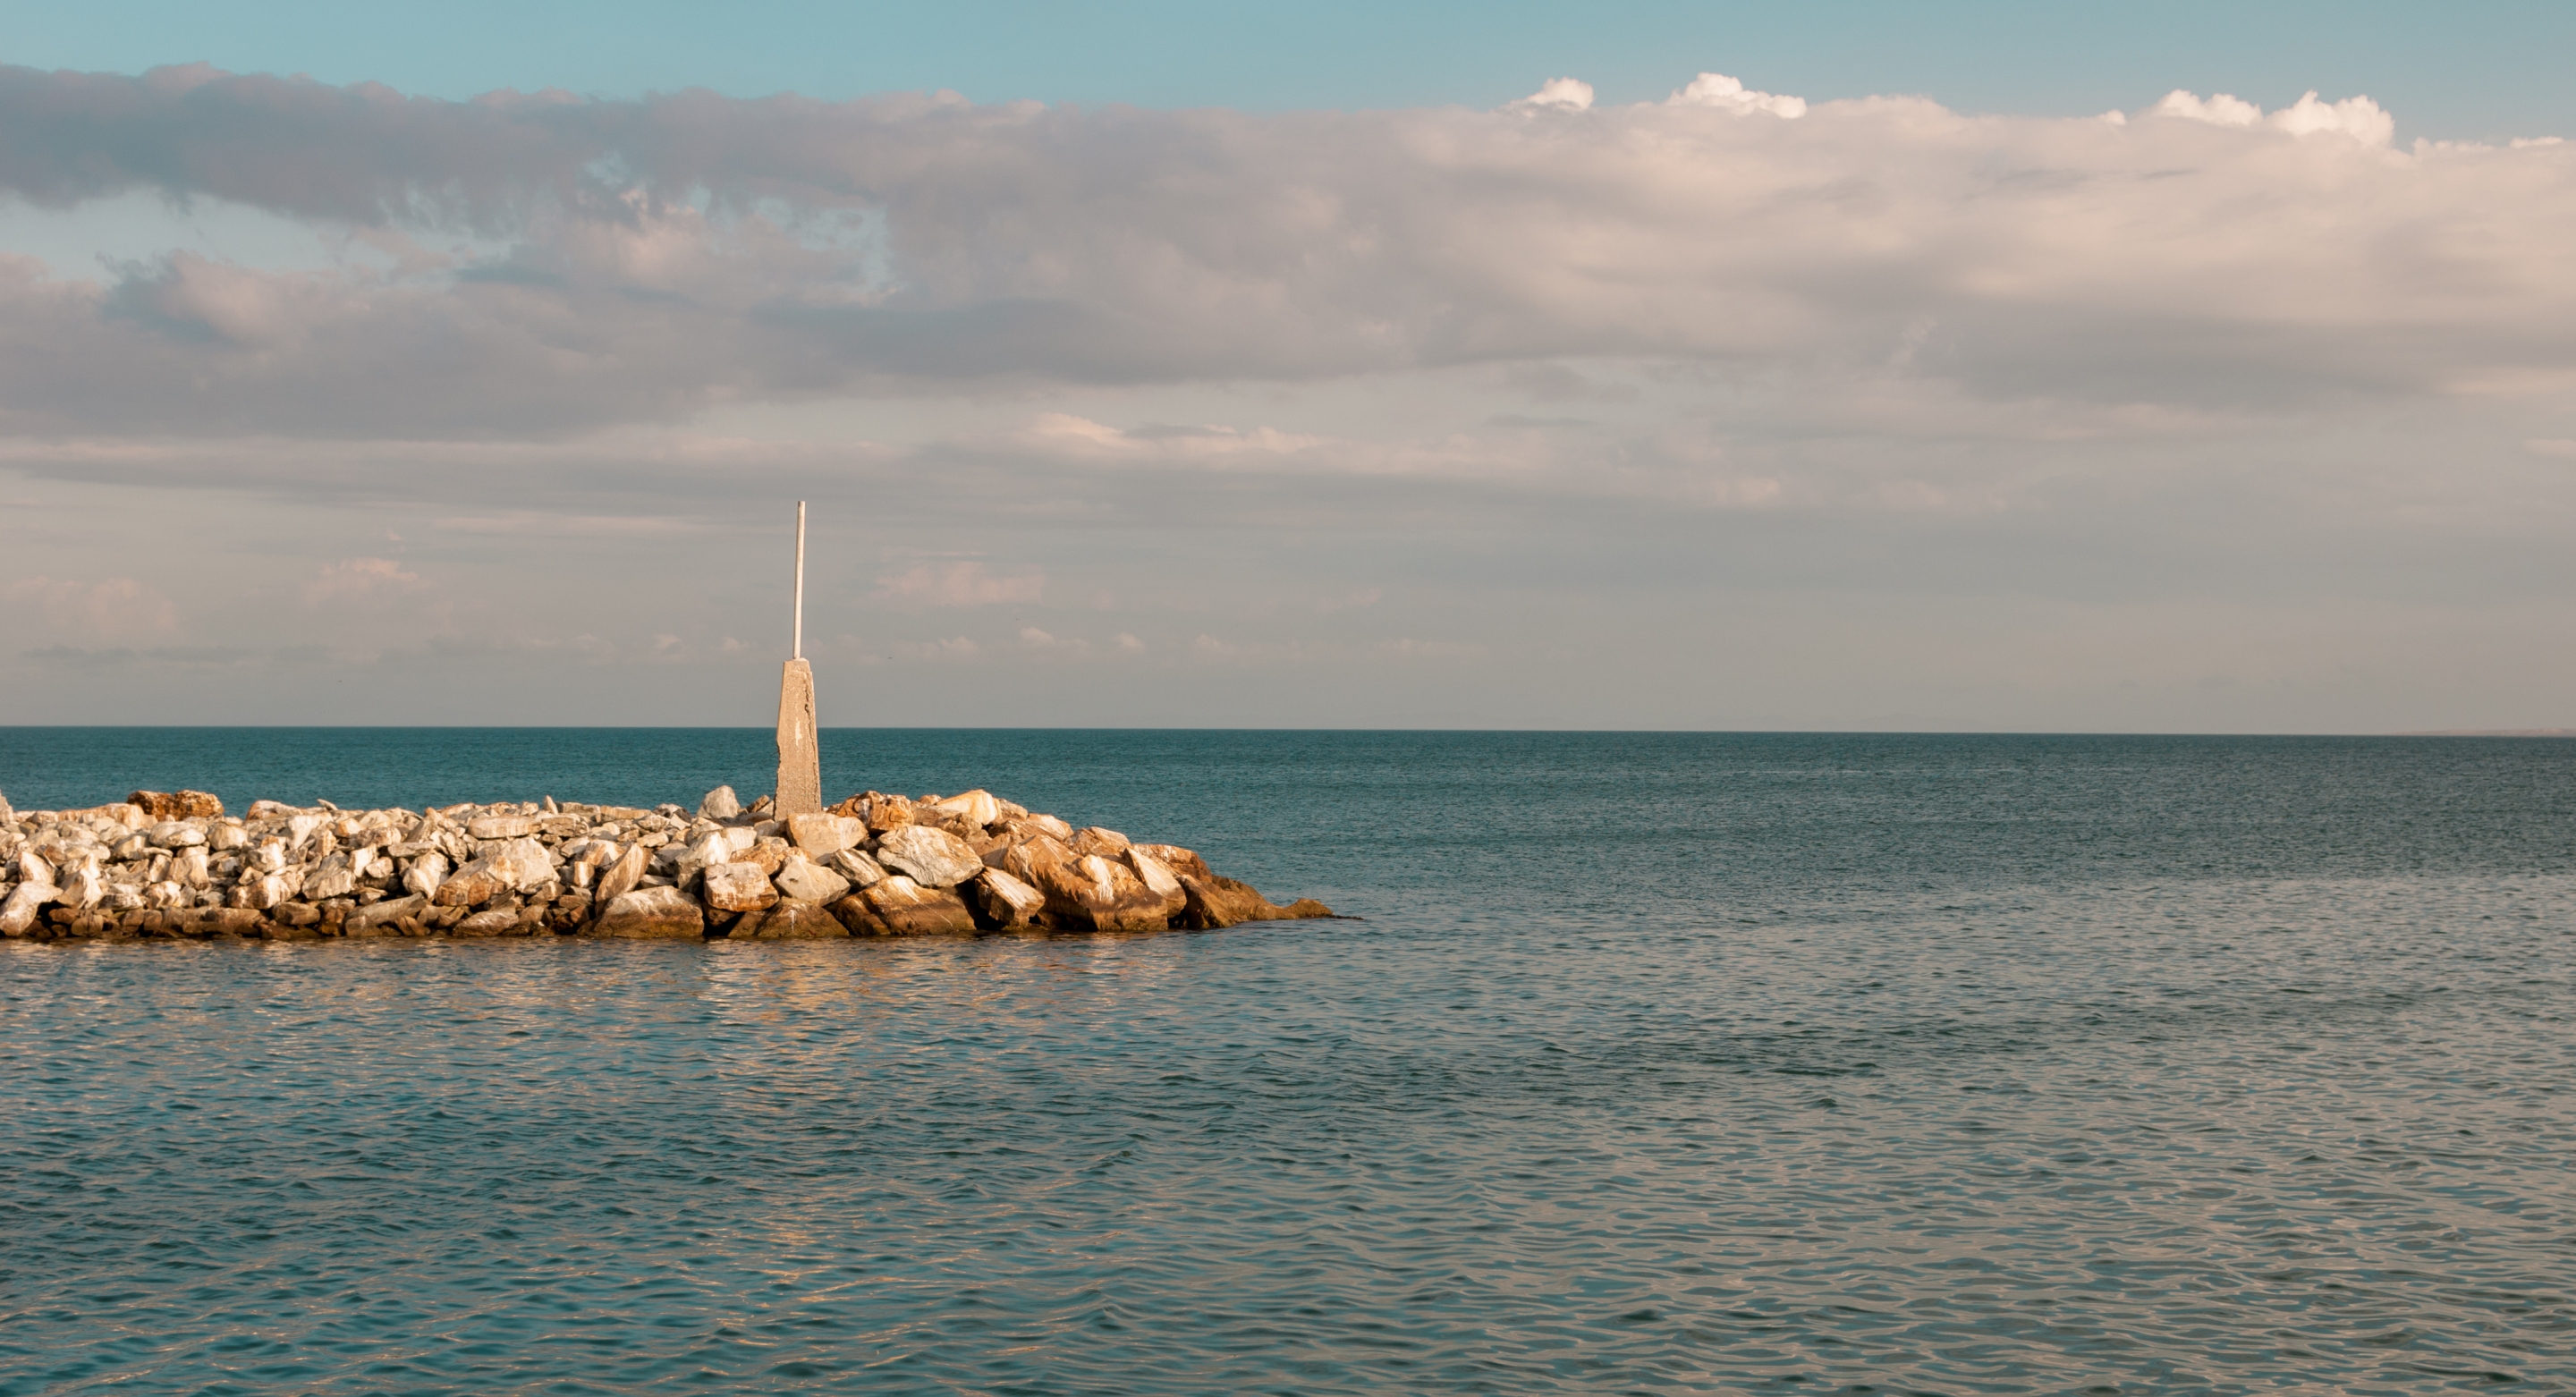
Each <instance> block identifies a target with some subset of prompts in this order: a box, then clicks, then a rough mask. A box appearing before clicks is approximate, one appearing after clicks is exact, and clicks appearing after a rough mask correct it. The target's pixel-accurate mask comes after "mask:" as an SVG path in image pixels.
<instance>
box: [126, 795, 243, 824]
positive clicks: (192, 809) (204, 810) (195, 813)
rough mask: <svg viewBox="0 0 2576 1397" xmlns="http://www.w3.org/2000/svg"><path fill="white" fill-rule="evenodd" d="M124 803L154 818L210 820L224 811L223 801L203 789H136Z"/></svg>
mask: <svg viewBox="0 0 2576 1397" xmlns="http://www.w3.org/2000/svg"><path fill="white" fill-rule="evenodd" d="M125 803H126V804H128V805H132V806H136V807H139V808H140V809H141V810H142V811H143V813H144V814H146V815H149V816H151V817H152V818H153V819H155V820H189V819H209V820H210V819H213V818H214V817H216V816H218V815H221V814H223V813H224V803H223V802H222V801H220V800H217V799H216V798H215V797H214V796H212V795H210V794H208V793H207V792H204V791H136V792H135V793H134V794H132V795H130V796H127V797H126V798H125Z"/></svg>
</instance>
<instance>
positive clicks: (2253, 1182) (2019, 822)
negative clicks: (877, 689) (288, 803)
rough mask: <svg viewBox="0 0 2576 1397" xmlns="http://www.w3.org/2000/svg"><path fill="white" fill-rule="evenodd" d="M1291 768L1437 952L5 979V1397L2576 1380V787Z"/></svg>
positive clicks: (112, 950) (84, 965)
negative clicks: (73, 1395)
mask: <svg viewBox="0 0 2576 1397" xmlns="http://www.w3.org/2000/svg"><path fill="white" fill-rule="evenodd" d="M1154 740H1155V741H1157V742H1164V741H1168V740H1169V739H1168V738H1166V737H1157V738H1155V739H1154ZM1276 740H1277V741H1278V742H1280V743H1284V744H1289V745H1290V746H1291V747H1292V748H1294V750H1295V751H1296V752H1299V753H1303V754H1304V755H1303V756H1302V757H1300V758H1299V759H1298V761H1297V762H1291V761H1289V760H1288V759H1286V758H1284V757H1279V755H1278V754H1277V753H1275V752H1271V751H1269V749H1265V748H1261V747H1259V746H1258V743H1257V741H1256V739H1255V738H1252V737H1246V736H1243V735H1223V734H1220V735H1212V736H1210V737H1209V738H1208V739H1207V740H1206V744H1205V746H1204V748H1203V749H1202V755H1203V764H1202V766H1200V767H1192V766H1190V765H1189V764H1188V762H1187V761H1186V760H1184V758H1185V757H1186V753H1183V754H1182V755H1180V756H1172V755H1168V754H1167V755H1166V756H1165V757H1164V758H1163V759H1162V760H1163V761H1164V765H1162V766H1160V767H1151V766H1149V767H1146V768H1144V769H1143V771H1142V774H1139V775H1137V776H1135V777H1134V778H1133V780H1134V782H1135V789H1144V788H1146V787H1149V786H1154V785H1156V784H1158V783H1159V785H1161V786H1163V787H1167V788H1169V789H1170V790H1172V791H1176V792H1191V791H1197V792H1200V793H1201V794H1199V795H1198V796H1195V797H1191V798H1193V799H1199V800H1203V801H1205V802H1206V803H1207V809H1208V811H1213V810H1215V809H1216V808H1217V807H1218V806H1219V805H1221V804H1223V805H1225V808H1228V809H1237V811H1238V813H1237V814H1236V815H1235V817H1234V819H1235V823H1234V824H1233V825H1232V826H1231V827H1230V829H1231V833H1229V834H1228V836H1227V837H1229V838H1232V839H1235V840H1237V841H1238V848H1237V858H1238V861H1240V860H1242V859H1260V858H1267V859H1269V860H1270V868H1271V870H1272V872H1271V873H1269V874H1265V875H1263V876H1265V877H1271V878H1274V880H1275V878H1276V877H1279V876H1285V877H1287V878H1288V880H1289V881H1288V883H1287V886H1288V887H1289V889H1290V890H1292V891H1301V892H1313V891H1324V892H1325V895H1326V896H1328V897H1335V896H1336V895H1337V894H1338V900H1339V901H1343V902H1347V903H1350V904H1351V905H1352V907H1353V909H1354V910H1358V911H1361V912H1364V913H1366V914H1367V916H1368V920H1366V921H1362V922H1342V923H1332V924H1324V925H1316V924H1294V925H1290V926H1284V927H1271V928H1245V929H1238V930H1236V931H1231V932H1223V933H1212V934H1206V935H1172V936H1159V937H1140V938H1129V939H1117V940H1098V941H1094V940H1085V939H1055V940H1016V939H991V940H981V941H971V942H961V941H941V942H927V943H919V944H901V945H887V944H881V943H779V944H764V945H758V946H731V945H727V944H724V943H715V944H710V945H707V946H703V947H699V946H668V945H598V944H589V943H577V942H549V943H528V942H518V941H501V942H492V941H480V942H455V943H442V942H362V943H347V944H327V943H325V944H307V945H294V946H279V947H267V946H240V945H233V946H222V945H215V946H165V945H102V946H89V947H77V948H68V949H66V948H56V947H28V946H24V945H10V946H7V947H0V1161H5V1164H6V1166H7V1170H8V1173H7V1177H8V1179H9V1180H10V1186H9V1188H8V1190H7V1191H6V1192H5V1194H0V1210H5V1217H6V1220H7V1222H6V1228H5V1231H0V1237H5V1239H6V1240H5V1242H0V1248H4V1249H5V1250H0V1262H5V1278H6V1279H5V1284H0V1392H5V1393H8V1394H11V1395H12V1397H15V1395H16V1394H22V1393H25V1394H32V1393H38V1392H44V1393H56V1392H64V1393H70V1392H107V1391H111V1390H112V1391H116V1392H144V1393H162V1392H169V1393H179V1392H189V1393H194V1392H206V1391H258V1392H268V1391H292V1392H351V1393H357V1392H368V1393H373V1392H383V1391H456V1390H475V1391H482V1390H500V1391H538V1390H547V1391H567V1392H572V1391H596V1392H612V1391H613V1392H624V1391H659V1390H672V1391H693V1392H695V1391H706V1390H724V1391H732V1390H754V1391H769V1390H780V1389H806V1388H812V1389H820V1390H863V1391H978V1392H981V1391H993V1392H1003V1391H1029V1392H1103V1393H1109V1392H1118V1393H1129V1392H1171V1393H1200V1392H1211V1391H1234V1390H1260V1391H1295V1392H1432V1391H1438V1392H1447V1391H1459V1392H1472V1391H1487V1392H1513V1393H1520V1392H1591V1391H1603V1390H1613V1391H1632V1390H1654V1391H1683V1392H1688V1391H1710V1392H1715V1391H1728V1392H1736V1391H1750V1390H1757V1389H1773V1388H1776V1389H1779V1390H1783V1391H1788V1390H1796V1391H1823V1390H1859V1389H1862V1388H1868V1389H1870V1390H1877V1391H1939V1392H1971V1391H1975V1392H2034V1393H2036V1392H2049V1393H2055V1392H2069V1391H2084V1390H2113V1391H2117V1390H2131V1391H2155V1392H2168V1391H2173V1392H2192V1391H2209V1392H2253V1391H2258V1390H2260V1391H2272V1390H2304V1391H2362V1390H2385V1391H2425V1390H2439V1389H2444V1388H2450V1387H2460V1388H2481V1389H2483V1388H2488V1387H2496V1386H2499V1385H2500V1384H2505V1383H2507V1382H2510V1386H2509V1387H2508V1388H2507V1389H2506V1390H2518V1391H2557V1390H2566V1388H2567V1386H2568V1384H2567V1381H2566V1378H2567V1374H2569V1373H2570V1372H2576V1306H2571V1296H2570V1289H2571V1287H2570V1282H2569V1275H2570V1272H2569V1268H2568V1266H2567V1244H2568V1239H2569V1238H2570V1237H2571V1236H2576V1199H2571V1193H2570V1190H2569V1189H2568V1187H2567V1182H2566V1181H2567V1168H2566V1160H2567V1159H2568V1158H2570V1157H2576V1109H2571V1106H2570V1102H2569V1097H2568V1088H2567V1083H2568V1082H2569V1081H2570V1080H2571V1079H2576V1078H2572V1077H2571V1068H2576V1031H2572V1030H2571V1028H2570V1009H2571V1007H2576V996H2571V995H2570V992H2569V968H2568V953H2569V950H2570V948H2571V942H2576V867H2571V866H2570V859H2569V853H2568V851H2569V849H2570V848H2571V845H2570V842H2569V840H2568V838H2567V836H2568V835H2569V834H2570V833H2571V832H2576V823H2571V821H2570V818H2569V801H2570V798H2571V797H2570V790H2569V785H2568V782H2567V780H2566V776H2567V772H2566V770H2564V769H2563V768H2551V767H2550V766H2549V765H2548V763H2549V762H2551V761H2558V760H2562V759H2561V758H2558V757H2555V756H2552V755H2548V754H2547V753H2542V754H2541V755H2538V756H2516V755H2513V754H2511V753H2510V752H2504V753H2501V754H2500V753H2499V752H2497V751H2494V750H2489V749H2484V748H2479V747H2476V746H2459V747H2449V748H2445V747H2442V746H2440V745H2439V744H2433V745H2426V744H2415V745H2412V746H2408V745H2403V744H2399V745H2395V746H2391V747H2385V748H2381V749H2369V750H2362V751H2360V752H2359V753H2358V755H2356V753H2355V751H2354V750H2353V749H2350V748H2341V747H2331V746H2329V747H2322V748H2312V749H2302V748H2300V747H2298V746H2297V745H2296V744H2286V745H2280V744H2276V745H2273V746H2263V745H2260V744H2257V745H2253V746H2251V747H2248V746H2244V745H2238V746H2233V747H2231V746H2229V745H2227V744H2223V743H2222V744H2205V745H2203V746H2200V747H2191V746H2187V745H2186V746H2183V747H2180V748H2176V747H2173V746H2170V745H2165V746H2158V745H2156V744H2153V743H2147V744H2140V745H2133V746H2122V745H2120V744H2118V743H2112V742H2106V741H2103V740H2073V739H2070V740H2066V741H2067V742H2068V743H2071V744H2075V745H2076V750H2073V751H2069V750H2065V749H2063V748H2056V747H2049V746H2048V745H2046V744H2045V743H2038V744H2036V745H2032V740H2020V739H1994V740H1991V741H1990V743H1989V745H1987V746H1985V747H1974V746H1971V747H1970V748H1967V749H1964V750H1963V749H1961V748H1959V747H1957V746H1955V745H1944V743H1943V742H1941V741H1932V742H1926V743H1916V744H1915V745H1911V746H1909V745H1908V744H1909V743H1910V742H1913V740H1910V739H1874V740H1871V741H1873V742H1875V743H1876V744H1877V745H1876V746H1869V745H1867V744H1861V745H1857V746H1855V745H1850V744H1846V745H1843V746H1839V747H1837V746H1831V745H1828V746H1825V747H1821V748H1813V747H1811V748H1794V747H1792V748H1781V747H1777V746H1774V747H1771V748H1767V749H1760V750H1751V751H1748V750H1743V749H1730V748H1727V747H1726V746H1725V742H1726V740H1724V739H1688V740H1684V739H1656V740H1654V741H1652V742H1647V743H1644V744H1642V745H1639V746H1635V747H1633V748H1631V747H1622V746H1620V745H1618V744H1616V743H1612V742H1611V740H1609V739H1587V738H1569V739H1564V740H1563V741H1562V742H1561V743H1560V744H1558V745H1556V746H1547V745H1545V744H1543V743H1541V744H1537V745H1535V746H1533V745H1531V744H1532V743H1533V740H1532V739H1528V738H1511V737H1500V738H1495V739H1492V740H1491V741H1490V742H1489V743H1487V744H1486V745H1483V746H1479V745H1477V743H1476V742H1475V741H1474V740H1469V739H1441V740H1437V741H1434V740H1428V739H1425V740H1421V741H1419V742H1417V743H1416V744H1415V745H1414V746H1411V747H1408V748H1405V749H1403V751H1404V753H1405V754H1406V759H1405V760H1404V761H1403V762H1397V763H1392V764H1390V763H1389V762H1388V761H1387V760H1386V757H1387V753H1386V751H1385V750H1384V749H1382V748H1372V747H1371V745H1370V744H1373V743H1381V742H1385V741H1395V740H1396V739H1394V738H1385V739H1380V738H1371V737H1353V738H1348V739H1339V740H1342V741H1346V742H1348V743H1350V744H1352V745H1353V747H1354V749H1355V750H1354V751H1353V752H1351V753H1348V754H1345V755H1346V756H1347V758H1348V760H1347V763H1346V765H1344V766H1335V765H1333V764H1332V760H1331V758H1332V751H1331V748H1330V740H1327V739H1318V738H1316V737H1314V736H1313V735H1293V736H1285V737H1281V738H1278V739H1276ZM1319 742H1320V743H1323V744H1324V745H1323V748H1322V750H1323V756H1321V757H1318V756H1316V755H1315V753H1316V751H1317V750H1318V749H1317V748H1316V746H1315V745H1314V744H1317V743H1319ZM1247 743H1251V744H1253V745H1252V746H1251V747H1249V748H1247V747H1246V746H1245V744H1247ZM1444 743H1445V744H1447V745H1445V746H1444V745H1443V744H1444ZM1693 743H1697V744H1700V745H1698V746H1693V745H1691V744H1693ZM2015 743H2022V744H2024V745H2023V746H2020V747H2017V746H2015V745H2014V744H2015ZM2086 743H2089V744H2091V745H2089V746H2086V745H2084V744H2086ZM1301 744H1302V745H1301ZM1511 744H1520V745H1519V746H1518V747H1513V746H1511ZM1605 744H1607V745H1605ZM2520 750H2522V751H2524V752H2536V751H2539V750H2540V749H2536V748H2529V747H2526V748H2523V749H2520ZM1274 758H1277V760H1275V761H1274ZM2499 763H2503V764H2508V765H2498V764H2499ZM2512 763H2521V764H2522V765H2509V764H2512ZM2481 764H2484V765H2481ZM1292 769H1294V770H1299V771H1302V772H1303V773H1304V774H1303V775H1302V776H1300V777H1299V778H1298V779H1297V780H1295V781H1291V780H1289V779H1287V777H1286V775H1285V774H1284V773H1287V772H1289V771H1291V770H1292ZM1364 769H1365V770H1364ZM1390 769H1393V770H1398V771H1401V772H1402V773H1403V776H1402V779H1400V780H1390V779H1388V778H1387V777H1386V776H1385V774H1384V773H1385V772H1386V771H1387V770H1390ZM1264 770H1276V771H1278V772H1280V773H1283V774H1282V775H1281V776H1280V778H1279V779H1278V780H1277V781H1276V782H1275V783H1272V784H1268V785H1264V784H1263V783H1262V781H1261V780H1258V779H1252V780H1246V779H1244V778H1243V776H1242V773H1244V772H1247V771H1250V772H1253V773H1256V775H1257V773H1258V772H1260V771H1264ZM2034 771H2036V772H2037V773H2038V774H2037V775H2033V772H2034ZM1220 776H1222V777H1224V779H1222V780H1220V779H1219V777H1220ZM1229 782H1231V784H1230V785H1229V786H1228V789H1229V791H1230V793H1231V798H1232V803H1231V804H1227V803H1226V802H1220V801H1219V800H1218V798H1217V797H1216V796H1215V795H1213V794H1207V793H1206V792H1207V791H1208V790H1209V789H1210V788H1212V787H1215V786H1219V785H1228V783H1229ZM924 784H927V783H924ZM2285 789H2286V790H2287V791H2288V794H2287V795H2285V794H2284V790H2285ZM1300 791H1302V792H1304V793H1305V794H1303V795H1300V794H1298V793H1299V792H1300ZM1533 792H1546V793H1550V794H1549V795H1548V798H1547V799H1546V800H1544V801H1534V800H1533V798H1532V793H1533ZM1640 792H1646V793H1650V794H1651V796H1652V798H1651V799H1641V798H1639V793H1640ZM2142 807H2144V809H2145V813H2142ZM1244 811H1249V812H1250V813H1243V812H1244ZM2409 811H2411V812H2414V813H2412V814H2406V813H2404V812H2409ZM1201 813H1205V812H1201ZM1264 821H1266V822H1268V823H1267V824H1266V825H1265V824H1264V823H1263V822H1264ZM1211 822H1212V823H1217V822H1215V821H1211ZM1371 831H1374V832H1376V834H1377V836H1378V837H1377V838H1376V839H1375V840H1374V842H1366V843H1365V851H1366V853H1367V857H1360V856H1359V854H1358V852H1355V851H1361V850H1362V849H1363V845H1364V841H1363V840H1362V839H1361V837H1360V836H1361V834H1362V833H1364V832H1371ZM1389 832H1395V833H1396V834H1400V835H1401V836H1402V837H1400V838H1396V837H1390V835H1389ZM2374 849H2375V850H2377V851H2378V852H2377V853H2376V854H2375V855H2374V854H2373V853H2372V852H2371V851H2372V850H2374ZM2122 850H2126V851H2127V852H2125V853H2124V852H2122ZM1301 871H1302V874H1303V876H1300V875H1301ZM1328 882H1337V883H1338V887H1337V888H1334V889H1331V890H1327V888H1326V887H1325V885H1326V884H1327V883H1328Z"/></svg>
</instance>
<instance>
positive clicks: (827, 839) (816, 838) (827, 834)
mask: <svg viewBox="0 0 2576 1397" xmlns="http://www.w3.org/2000/svg"><path fill="white" fill-rule="evenodd" d="M787 837H788V839H789V840H790V841H792V842H793V843H794V844H795V845H796V847H797V848H799V849H802V850H804V851H805V856H806V857H807V858H812V859H828V858H830V857H831V856H832V855H834V854H837V853H839V852H841V851H842V850H843V849H847V848H849V847H850V846H852V845H854V844H860V843H864V842H865V841H866V840H867V837H868V825H867V822H866V821H865V820H854V819H851V818H850V817H849V816H847V815H835V814H832V813H831V812H829V811H819V812H817V813H815V814H811V815H790V816H788V817H787Z"/></svg>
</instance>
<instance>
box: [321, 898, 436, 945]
mask: <svg viewBox="0 0 2576 1397" xmlns="http://www.w3.org/2000/svg"><path fill="white" fill-rule="evenodd" d="M428 910H429V899H428V898H426V897H423V896H421V895H420V894H418V893H414V894H412V895H411V896H409V897H389V898H386V899H385V900H384V901H382V902H376V903H370V904H368V905H367V906H365V907H361V908H359V909H358V910H357V911H355V912H352V913H350V914H349V916H348V918H347V920H345V921H343V922H342V923H341V924H340V931H341V934H342V935H344V936H382V935H385V934H386V933H385V932H383V931H381V930H378V928H381V927H389V926H391V925H393V924H394V923H396V922H399V921H401V920H402V919H403V918H405V917H417V916H419V915H420V914H421V913H423V912H426V911H428Z"/></svg>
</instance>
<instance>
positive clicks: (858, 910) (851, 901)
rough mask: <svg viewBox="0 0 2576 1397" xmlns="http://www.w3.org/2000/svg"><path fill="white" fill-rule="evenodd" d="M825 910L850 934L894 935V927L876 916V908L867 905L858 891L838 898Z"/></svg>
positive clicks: (866, 901)
mask: <svg viewBox="0 0 2576 1397" xmlns="http://www.w3.org/2000/svg"><path fill="white" fill-rule="evenodd" d="M825 910H827V911H829V912H830V913H831V914H832V919H833V920H834V921H837V922H839V923H840V924H841V925H842V927H843V928H845V929H846V930H848V932H849V933H850V934H851V935H852V936H892V935H894V928H893V927H890V926H887V925H886V923H885V918H883V917H880V916H878V915H877V913H876V909H875V908H873V907H870V906H868V900H867V899H866V898H864V897H862V896H860V895H859V894H858V893H852V894H850V895H849V896H848V897H845V898H841V899H839V900H838V901H836V902H834V903H833V904H832V905H831V906H830V907H829V908H827V909H825Z"/></svg>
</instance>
